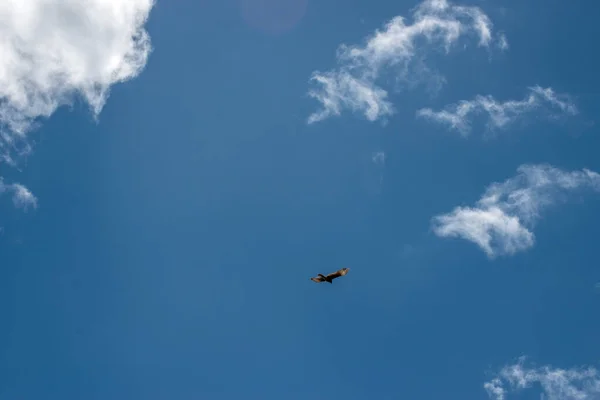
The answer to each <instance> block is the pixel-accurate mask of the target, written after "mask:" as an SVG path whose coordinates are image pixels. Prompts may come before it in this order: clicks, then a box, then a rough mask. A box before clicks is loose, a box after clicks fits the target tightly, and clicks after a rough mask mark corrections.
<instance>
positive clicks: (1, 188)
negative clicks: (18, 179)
mask: <svg viewBox="0 0 600 400" xmlns="http://www.w3.org/2000/svg"><path fill="white" fill-rule="evenodd" d="M6 192H8V193H12V201H13V204H14V205H15V207H17V208H21V209H23V210H27V209H28V208H29V207H33V208H37V198H36V197H35V196H34V195H33V193H31V191H30V190H29V189H27V188H26V187H25V186H23V185H21V184H20V183H10V184H6V183H4V179H2V177H0V195H1V194H4V193H6Z"/></svg>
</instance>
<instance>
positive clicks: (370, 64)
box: [308, 0, 508, 123]
mask: <svg viewBox="0 0 600 400" xmlns="http://www.w3.org/2000/svg"><path fill="white" fill-rule="evenodd" d="M462 36H475V37H477V38H478V46H481V47H489V45H490V43H492V41H493V35H492V22H491V21H490V19H489V17H488V16H487V15H485V14H484V13H483V11H481V9H480V8H478V7H465V6H457V5H454V4H452V3H451V2H449V1H447V0H425V1H423V2H422V3H421V4H420V5H419V6H418V7H416V8H415V9H414V10H413V23H412V24H410V25H407V24H406V23H405V19H404V17H402V16H397V17H395V18H393V19H392V20H390V21H389V22H388V23H387V24H386V25H385V26H384V28H383V30H377V31H375V32H374V33H373V34H372V35H371V36H370V37H368V38H367V40H366V43H365V44H364V45H358V46H347V45H341V46H340V48H339V49H338V55H337V56H338V57H337V58H338V63H339V64H340V66H339V68H338V69H336V70H333V71H329V72H325V73H322V72H319V71H317V72H315V73H313V76H312V78H311V82H313V83H315V84H316V87H315V88H313V89H311V90H310V91H309V95H310V96H311V97H313V98H315V99H317V100H318V101H319V102H320V103H321V104H322V109H321V110H320V111H318V112H316V113H314V114H312V115H311V116H310V117H309V118H308V123H314V122H317V121H321V120H323V119H326V118H328V117H330V116H338V115H340V113H341V111H342V109H343V108H349V109H350V110H352V111H354V112H362V113H363V114H364V115H365V117H366V118H367V119H368V120H370V121H374V120H377V119H379V118H383V117H386V116H388V115H391V114H392V113H393V112H394V110H393V108H392V106H391V104H390V103H389V102H388V101H387V100H386V98H387V92H386V91H385V90H384V89H382V88H380V87H378V86H377V85H376V84H375V81H376V80H377V79H378V78H379V77H380V75H381V74H382V71H383V69H384V68H385V67H388V68H393V70H394V72H395V74H396V76H395V77H396V79H397V81H402V82H405V83H408V84H418V83H420V82H426V81H431V82H432V84H433V85H434V86H439V85H441V84H443V82H444V78H443V77H441V76H439V75H438V74H437V73H436V72H434V71H431V70H430V69H429V68H428V67H427V66H426V64H425V62H424V60H425V53H426V47H427V45H431V46H433V47H437V48H443V49H444V50H445V51H446V52H449V51H450V49H451V47H452V45H453V44H455V43H456V42H457V41H458V40H459V38H460V37H462ZM497 40H499V41H500V42H499V43H500V44H499V46H500V47H504V48H506V47H507V46H508V42H507V41H506V37H504V36H500V37H499V38H498V39H497Z"/></svg>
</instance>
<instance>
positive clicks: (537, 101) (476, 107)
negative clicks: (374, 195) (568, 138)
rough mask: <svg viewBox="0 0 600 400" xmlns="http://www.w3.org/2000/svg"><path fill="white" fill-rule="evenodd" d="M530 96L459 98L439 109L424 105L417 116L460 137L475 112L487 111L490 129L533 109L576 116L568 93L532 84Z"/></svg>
mask: <svg viewBox="0 0 600 400" xmlns="http://www.w3.org/2000/svg"><path fill="white" fill-rule="evenodd" d="M528 90H529V95H528V96H526V97H525V98H524V99H523V100H509V101H505V102H499V101H497V100H495V99H494V98H493V97H492V96H489V95H488V96H481V95H478V96H476V97H475V98H474V99H473V100H462V101H459V102H458V103H456V104H452V105H450V106H448V107H446V109H445V110H442V111H433V110H432V109H431V108H423V109H420V110H418V111H417V116H418V117H422V118H426V119H429V120H431V121H434V122H437V123H440V124H444V125H447V126H448V127H449V128H450V129H453V130H456V131H458V132H460V133H461V135H463V136H467V135H468V134H469V132H470V131H471V118H472V117H473V116H474V115H477V114H480V113H484V114H487V118H488V123H487V126H488V128H489V129H495V128H504V127H506V126H508V125H509V124H511V123H512V122H514V121H515V120H516V119H518V118H520V117H523V116H524V115H526V114H528V113H531V112H534V111H549V110H551V109H554V110H557V111H558V114H557V113H550V114H549V115H550V117H551V118H553V117H557V116H559V115H561V114H562V115H576V114H577V113H578V110H577V107H576V106H575V105H574V104H573V102H572V101H571V100H570V99H569V97H568V96H567V95H563V94H557V93H555V92H554V90H552V88H542V87H540V86H534V87H531V88H529V89H528Z"/></svg>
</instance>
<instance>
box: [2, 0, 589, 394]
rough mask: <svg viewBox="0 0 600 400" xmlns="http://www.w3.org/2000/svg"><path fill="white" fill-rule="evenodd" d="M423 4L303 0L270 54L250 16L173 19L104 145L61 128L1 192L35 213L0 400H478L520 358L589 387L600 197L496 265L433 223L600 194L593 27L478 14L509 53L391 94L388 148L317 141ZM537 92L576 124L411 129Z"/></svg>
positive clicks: (8, 234) (383, 131) (208, 4)
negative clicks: (339, 101) (558, 196)
mask: <svg viewBox="0 0 600 400" xmlns="http://www.w3.org/2000/svg"><path fill="white" fill-rule="evenodd" d="M416 4H417V3H416V2H413V1H405V0H400V1H388V0H382V1H367V0H347V1H345V2H341V1H333V0H320V1H315V0H311V1H310V2H309V5H308V9H307V11H306V14H305V15H304V17H303V19H302V20H301V21H300V22H299V23H298V25H297V26H296V27H295V29H293V30H291V31H289V32H286V33H284V34H280V35H272V34H271V35H270V34H265V33H263V32H261V31H259V30H257V29H255V28H253V27H251V26H249V25H248V24H247V23H246V22H245V21H244V20H243V19H242V17H241V14H240V8H239V6H238V3H237V2H235V1H232V0H222V1H216V0H204V1H197V0H179V1H160V0H159V1H158V3H157V5H156V6H155V8H154V9H153V11H152V13H151V15H150V20H149V22H148V24H147V29H148V32H149V33H150V35H151V38H152V44H153V47H154V51H153V53H152V55H151V57H150V59H149V61H148V64H147V66H146V68H145V70H144V71H143V73H142V74H141V75H140V76H139V77H138V78H136V79H134V80H132V81H129V82H127V83H124V84H120V85H116V86H114V87H113V90H112V92H111V96H110V98H109V100H108V103H107V104H106V106H105V108H104V109H103V111H102V113H101V115H100V118H99V121H98V123H97V124H96V123H95V122H94V121H93V119H92V117H91V116H90V114H89V112H88V110H87V109H86V108H85V107H84V106H83V105H81V104H79V105H76V106H75V107H74V108H73V109H69V108H61V109H59V111H58V112H57V113H55V114H54V115H53V116H52V117H51V118H49V119H48V120H46V121H44V123H43V124H42V126H41V127H40V128H39V129H38V130H37V131H36V133H35V137H36V141H37V144H36V147H35V152H34V154H32V156H31V157H30V158H29V159H28V161H27V163H26V165H24V166H23V167H22V168H21V169H22V172H19V171H17V170H15V169H8V168H5V169H4V170H3V176H4V177H5V179H7V180H9V179H10V180H11V181H19V182H22V183H24V184H26V185H27V186H28V187H29V188H30V189H31V190H32V192H33V193H35V195H36V196H37V197H38V199H39V202H40V203H39V207H38V209H37V210H35V211H34V212H27V213H23V212H19V211H16V210H15V209H14V207H13V206H12V204H11V203H10V198H9V197H8V196H4V197H2V198H1V199H0V200H1V201H2V208H1V211H0V212H1V213H2V226H3V228H4V233H3V235H2V236H1V237H0V316H1V318H2V319H1V321H0V399H2V400H5V399H6V400H9V399H11V400H12V399H21V400H29V399H32V400H33V399H35V400H39V399H62V400H70V399H85V400H95V399H102V400H106V399H114V400H117V399H148V400H154V399H181V400H184V399H211V400H212V399H214V400H218V399H286V400H295V399H314V400H317V399H345V400H349V399H401V398H405V399H440V398H449V399H485V398H487V395H486V393H485V391H484V390H483V387H482V385H483V383H484V382H485V381H486V380H488V378H489V375H488V374H489V373H490V372H493V371H496V370H497V369H498V368H500V367H501V366H503V365H505V364H506V363H510V362H511V361H512V360H513V359H515V358H516V357H519V356H521V355H527V356H529V357H530V358H532V359H533V360H535V362H537V363H539V364H553V365H559V366H565V367H567V366H571V365H579V364H594V363H595V362H596V361H597V360H598V357H600V347H599V346H598V338H599V337H600V320H599V319H598V306H599V305H600V304H599V302H600V293H599V292H598V290H597V289H595V287H594V285H595V283H596V282H599V281H600V271H599V269H598V258H597V248H598V246H597V240H598V238H599V237H600V225H598V223H597V221H598V218H599V217H600V202H599V201H598V197H597V196H596V197H594V195H590V196H584V197H582V198H581V200H582V201H578V202H575V203H573V202H571V203H569V204H566V205H563V206H560V207H556V208H554V209H552V211H551V212H550V213H549V214H548V215H547V216H546V217H545V218H544V219H542V220H541V221H540V222H539V223H538V224H537V225H536V227H535V233H536V245H535V246H534V247H533V248H532V249H530V250H528V251H525V252H522V253H518V254H516V255H515V256H512V257H500V258H498V259H496V260H494V261H490V260H489V259H488V258H487V257H486V256H485V254H484V253H483V252H482V251H481V250H480V249H478V248H477V247H476V246H475V245H473V244H471V243H469V242H466V241H463V240H449V239H441V238H438V237H436V236H435V235H433V233H432V232H431V230H430V219H431V217H432V216H434V215H437V214H440V213H444V212H448V211H450V210H451V209H452V208H454V207H455V206H457V205H462V204H472V203H473V202H474V201H476V200H477V199H478V198H479V196H480V195H481V193H482V191H483V190H484V189H485V187H486V186H487V185H488V184H489V183H491V182H493V181H502V180H504V179H507V178H509V177H511V176H513V175H514V174H515V171H516V168H517V167H518V166H519V165H520V164H523V163H539V162H547V163H550V164H552V165H555V166H557V167H560V168H564V169H567V170H571V169H581V168H584V167H587V168H590V169H592V170H595V171H600V158H599V157H598V148H600V138H598V135H597V133H598V128H597V127H596V126H591V125H589V124H587V121H592V120H593V119H594V118H595V117H596V116H597V114H598V110H599V107H600V94H599V90H600V78H599V75H598V71H599V70H600V58H599V57H598V51H597V50H598V49H597V40H596V38H597V37H600V27H599V26H598V24H597V16H598V15H599V12H600V4H596V2H593V1H583V2H579V3H578V5H579V6H578V7H576V6H575V5H574V4H567V3H566V2H561V1H557V0H534V1H528V2H523V1H516V0H507V1H503V2H502V4H501V5H500V4H498V3H497V2H491V1H479V2H476V3H474V5H479V6H481V7H482V8H483V9H484V11H486V13H488V15H490V17H491V18H492V20H493V22H494V24H495V27H496V28H497V29H501V30H503V31H504V32H505V33H506V35H507V37H508V39H509V42H510V45H511V47H510V50H509V51H508V52H506V53H496V54H494V56H493V60H492V61H490V58H489V53H488V52H486V51H485V50H476V49H473V48H472V49H469V50H468V51H464V52H461V51H457V52H453V53H452V54H450V55H449V56H448V57H440V58H439V59H438V58H436V59H435V64H434V66H435V68H436V69H438V70H439V71H441V72H442V73H443V74H444V75H445V76H446V77H447V79H448V84H447V85H446V86H445V87H444V89H443V90H442V91H441V92H440V94H439V96H438V97H436V98H430V97H428V96H427V95H426V94H425V93H424V92H422V91H420V90H415V91H411V92H403V93H400V94H395V95H394V102H395V104H396V105H397V108H398V113H397V114H396V115H394V116H392V117H391V118H390V119H389V122H388V124H386V125H382V124H380V123H377V122H375V123H371V122H369V121H366V120H365V119H364V118H363V117H361V116H359V115H354V114H352V113H350V112H345V113H344V114H343V115H342V116H341V117H339V118H330V119H328V120H326V121H323V122H320V123H318V124H314V125H310V126H309V125H307V124H306V118H307V117H308V115H309V114H310V113H312V112H313V111H315V110H316V108H317V107H318V104H317V103H316V102H315V101H314V100H312V99H310V98H308V96H307V95H306V93H307V90H308V88H309V85H308V78H309V77H310V75H311V73H312V72H313V71H314V70H317V69H318V70H328V69H331V68H334V67H335V51H336V49H337V47H338V45H340V44H341V43H361V41H362V40H363V38H364V37H365V36H367V35H369V34H371V33H372V32H373V30H374V29H377V28H380V27H381V26H382V24H383V23H384V22H386V21H387V20H389V19H390V18H392V17H394V16H397V15H406V16H407V17H408V16H409V10H410V8H412V7H413V6H415V5H416ZM469 4H473V3H469ZM502 8H504V9H505V10H504V11H503V10H502ZM534 84H540V85H541V86H552V87H553V88H554V89H555V90H556V91H558V92H566V93H570V94H572V95H573V96H574V97H575V98H576V100H577V104H578V106H579V108H580V110H581V115H580V117H578V118H580V120H581V121H584V122H581V123H579V124H574V125H568V126H567V125H564V124H550V123H547V122H544V121H536V122H533V123H530V124H528V125H527V126H526V127H524V128H519V129H509V130H508V131H506V132H502V133H501V134H499V135H498V136H497V137H496V138H494V139H491V140H486V139H484V138H482V135H481V134H480V132H478V131H477V129H475V130H474V132H473V134H472V135H471V136H470V137H469V138H467V139H463V138H461V137H460V136H459V135H457V134H455V133H452V132H448V131H447V130H446V129H444V128H442V127H440V126H436V125H434V124H429V123H425V122H423V121H420V120H418V119H416V118H415V117H414V113H415V111H416V110H417V109H418V108H421V107H432V108H434V109H439V108H441V107H443V106H444V105H446V104H448V103H452V102H455V101H457V100H460V99H466V98H471V97H472V96H474V95H475V94H487V93H490V94H493V95H494V96H495V97H496V98H498V99H502V100H507V99H520V98H522V97H523V96H524V94H525V89H526V87H528V86H531V85H534ZM573 126H575V127H573ZM478 127H479V128H478V129H480V128H481V125H478ZM567 127H568V129H567ZM379 151H382V152H385V154H386V161H385V163H384V164H376V163H373V162H372V160H371V158H372V156H373V153H375V152H379ZM341 267H349V268H351V271H350V273H349V274H348V275H347V276H346V277H344V278H342V279H339V280H337V281H335V282H334V284H333V285H328V284H327V285H324V284H322V285H316V284H314V283H312V282H310V281H309V278H310V277H311V276H314V275H315V274H317V273H327V272H331V271H334V270H336V269H338V268H341ZM530 395H532V396H535V393H534V394H530ZM532 398H534V397H532Z"/></svg>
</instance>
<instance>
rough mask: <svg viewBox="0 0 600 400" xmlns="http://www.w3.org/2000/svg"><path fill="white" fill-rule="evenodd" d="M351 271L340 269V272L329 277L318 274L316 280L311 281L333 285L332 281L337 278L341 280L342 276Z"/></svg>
mask: <svg viewBox="0 0 600 400" xmlns="http://www.w3.org/2000/svg"><path fill="white" fill-rule="evenodd" d="M349 270H350V268H342V269H339V270H337V271H335V272H332V273H331V274H328V275H327V276H325V275H323V274H318V275H317V276H315V277H314V278H310V280H311V281H313V282H317V283H321V282H329V283H333V282H332V281H333V280H334V279H335V278H339V277H340V276H344V275H346V274H347V273H348V271H349Z"/></svg>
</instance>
